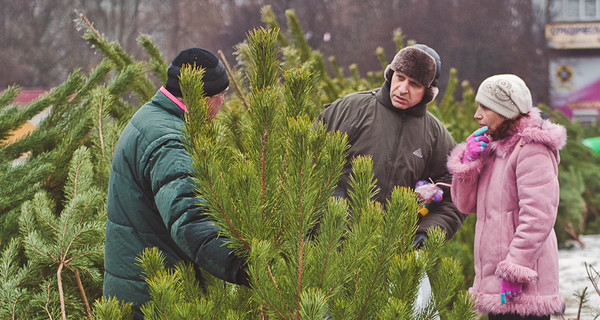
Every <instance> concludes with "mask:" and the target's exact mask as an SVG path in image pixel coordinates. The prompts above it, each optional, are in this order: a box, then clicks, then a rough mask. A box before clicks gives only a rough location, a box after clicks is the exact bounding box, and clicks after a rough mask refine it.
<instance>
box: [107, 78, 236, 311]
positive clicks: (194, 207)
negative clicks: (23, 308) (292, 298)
mask: <svg viewBox="0 0 600 320" xmlns="http://www.w3.org/2000/svg"><path fill="white" fill-rule="evenodd" d="M175 101H177V100H176V98H175V97H173V96H172V95H171V94H170V93H169V92H168V91H166V90H165V89H164V88H161V89H160V90H159V91H158V92H157V93H156V95H155V96H154V97H153V98H152V100H151V101H150V102H148V103H146V104H145V105H144V106H142V107H141V108H140V109H139V110H138V111H137V112H136V114H135V115H134V116H133V118H132V119H131V121H130V122H129V123H128V124H127V126H126V127H125V129H124V130H123V132H122V134H121V137H120V138H119V141H118V143H117V146H116V149H115V151H114V155H113V162H112V171H111V174H110V182H109V187H108V201H107V218H108V219H107V222H106V247H105V263H104V264H105V275H104V296H107V297H109V296H115V297H117V298H118V299H120V300H124V301H127V302H133V303H134V309H135V311H136V312H137V313H138V316H139V310H137V309H138V308H139V307H140V306H141V305H142V304H143V303H145V302H146V301H148V300H149V299H150V297H149V295H148V288H147V284H146V283H145V282H144V281H143V280H142V278H141V275H142V269H141V268H140V267H139V266H138V265H137V264H136V257H138V255H139V254H140V253H141V252H142V251H143V250H144V248H149V247H158V249H159V250H161V251H162V253H163V254H164V255H165V256H166V264H167V265H168V266H172V265H174V264H176V263H177V262H178V261H181V260H183V261H186V262H187V261H191V262H194V263H195V264H196V265H197V266H199V267H200V268H202V269H204V270H206V271H208V272H210V273H211V274H213V275H214V276H216V277H219V278H221V279H224V280H226V281H229V282H234V283H239V282H240V281H238V276H242V275H243V274H244V272H242V271H240V270H241V265H242V260H241V259H240V258H237V257H236V256H235V255H233V254H232V253H231V250H230V249H229V248H228V247H227V246H226V245H225V241H226V240H225V239H223V238H219V237H218V229H217V227H216V226H215V225H214V224H213V223H212V222H211V220H210V219H209V217H208V216H207V215H206V214H205V213H204V207H203V206H202V201H203V199H202V198H199V197H197V196H195V188H194V185H193V181H192V178H191V176H190V169H191V161H192V160H191V157H190V154H189V153H188V152H187V150H185V148H184V145H183V144H182V142H181V139H182V133H181V129H182V128H183V126H184V122H183V117H184V113H185V112H184V111H183V109H182V108H181V107H180V106H178V104H177V103H176V102H175ZM177 102H178V103H180V102H179V101H177Z"/></svg>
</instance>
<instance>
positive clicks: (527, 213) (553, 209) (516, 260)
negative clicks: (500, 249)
mask: <svg viewBox="0 0 600 320" xmlns="http://www.w3.org/2000/svg"><path fill="white" fill-rule="evenodd" d="M517 148H519V146H517ZM557 166H558V163H557V159H556V158H555V156H554V154H553V153H552V152H551V151H550V150H549V149H548V148H547V147H546V146H545V145H542V144H538V143H529V144H525V145H524V146H523V147H522V150H521V152H520V153H519V156H518V159H517V165H516V185H517V194H518V201H519V209H518V210H519V213H518V219H517V223H516V230H515V235H514V238H513V239H512V241H511V242H510V246H509V249H508V255H507V256H506V259H504V261H502V262H500V263H499V264H498V266H497V269H496V275H497V276H499V277H501V278H503V279H506V280H509V281H512V282H518V283H528V282H531V281H533V280H535V279H536V278H537V273H536V271H535V270H533V267H534V264H535V263H536V261H537V258H538V255H539V253H540V252H541V250H539V248H540V247H541V246H542V245H543V244H544V243H545V242H546V239H547V238H548V236H549V235H550V234H551V233H552V231H553V228H554V222H555V221H556V215H557V210H558V201H559V184H558V175H557V170H558V169H557Z"/></svg>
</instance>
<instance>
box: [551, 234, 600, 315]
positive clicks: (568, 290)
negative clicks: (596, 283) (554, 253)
mask: <svg viewBox="0 0 600 320" xmlns="http://www.w3.org/2000/svg"><path fill="white" fill-rule="evenodd" d="M581 240H582V241H583V243H584V244H585V247H584V248H582V247H581V246H580V245H579V244H577V243H576V242H573V243H572V246H571V247H570V248H569V249H560V250H559V251H558V259H559V260H558V266H559V281H560V282H559V283H560V284H559V290H560V293H561V294H562V295H563V297H564V298H565V301H566V303H567V308H566V310H565V314H564V316H563V318H561V317H553V318H552V320H555V319H566V320H571V319H577V311H578V303H579V301H578V300H577V298H576V297H575V296H574V293H575V292H576V291H580V292H581V291H583V289H584V288H586V287H587V293H588V299H589V300H588V302H587V307H588V308H589V309H584V310H582V313H581V315H580V318H579V319H580V320H587V319H594V316H595V315H597V314H600V295H599V294H598V293H597V292H596V290H595V289H594V287H593V285H592V283H591V282H590V280H589V279H588V275H587V272H586V269H585V264H586V263H587V264H588V265H591V266H593V267H594V269H596V271H598V272H600V234H599V235H586V236H582V237H581ZM570 245H571V243H570ZM599 319H600V318H599Z"/></svg>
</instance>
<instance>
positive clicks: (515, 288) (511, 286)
mask: <svg viewBox="0 0 600 320" xmlns="http://www.w3.org/2000/svg"><path fill="white" fill-rule="evenodd" d="M522 290H523V285H522V284H520V283H515V282H510V281H507V280H504V279H502V282H501V283H500V302H502V304H506V302H507V301H510V300H508V299H510V298H512V297H516V296H517V295H519V294H521V291H522Z"/></svg>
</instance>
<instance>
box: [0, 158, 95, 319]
mask: <svg viewBox="0 0 600 320" xmlns="http://www.w3.org/2000/svg"><path fill="white" fill-rule="evenodd" d="M92 171H93V170H92V164H91V160H90V154H89V151H88V150H87V149H86V148H85V147H81V148H80V149H78V150H77V151H76V152H75V154H74V155H73V160H72V161H71V165H70V170H69V173H68V176H69V177H68V179H67V182H66V184H65V193H66V198H65V199H66V202H65V203H64V205H63V210H62V212H61V213H60V214H59V215H58V216H56V215H55V208H56V206H55V204H54V202H53V201H52V200H51V199H50V198H49V197H48V193H47V192H45V191H39V192H37V193H36V194H35V195H34V197H33V199H31V200H28V201H26V202H24V203H23V205H22V207H21V215H20V218H19V229H20V232H21V234H22V235H23V240H22V246H23V247H22V249H23V254H24V257H25V258H26V263H24V264H22V265H21V264H20V262H21V260H22V259H15V257H16V256H17V255H18V254H20V246H19V244H18V242H17V241H16V240H13V241H11V243H10V245H9V246H8V247H7V249H6V250H5V251H4V253H3V256H2V264H3V268H2V270H1V271H2V277H3V278H5V279H7V280H8V281H7V283H8V286H3V288H2V289H1V292H2V294H1V295H0V296H1V297H2V300H0V305H1V306H3V308H2V312H3V317H7V318H8V317H11V318H26V319H32V318H36V317H43V316H47V317H49V318H58V317H59V316H60V317H61V318H62V319H66V318H67V306H68V309H69V311H70V312H71V315H70V316H76V317H77V318H82V317H86V316H85V315H86V314H87V315H88V317H91V316H92V313H91V307H90V303H89V301H90V298H91V299H92V301H93V300H95V299H96V298H97V297H98V296H99V294H101V292H100V291H99V290H98V289H99V287H98V283H101V282H102V272H101V270H102V264H103V252H104V250H103V243H104V240H103V239H104V232H103V225H104V220H105V214H104V212H105V208H104V207H105V205H104V202H105V199H106V194H105V192H104V191H102V190H98V189H97V188H95V187H94V186H92V181H93V179H92V177H91V176H92V175H93V172H92ZM13 277H14V278H13ZM8 306H11V307H12V308H10V309H9V308H7V307H8Z"/></svg>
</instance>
